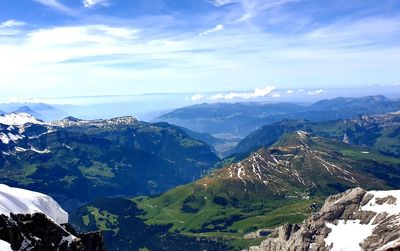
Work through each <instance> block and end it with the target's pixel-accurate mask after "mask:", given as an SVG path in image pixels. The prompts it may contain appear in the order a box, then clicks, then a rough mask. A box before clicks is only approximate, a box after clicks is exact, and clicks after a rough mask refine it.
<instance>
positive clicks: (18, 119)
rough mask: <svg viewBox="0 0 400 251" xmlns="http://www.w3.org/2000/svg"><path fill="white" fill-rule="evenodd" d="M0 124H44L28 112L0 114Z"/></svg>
mask: <svg viewBox="0 0 400 251" xmlns="http://www.w3.org/2000/svg"><path fill="white" fill-rule="evenodd" d="M0 124H3V125H11V126H22V125H25V124H44V122H43V121H42V120H39V119H37V118H35V117H33V116H32V115H30V114H29V113H10V114H4V115H1V116H0Z"/></svg>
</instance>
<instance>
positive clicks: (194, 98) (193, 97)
mask: <svg viewBox="0 0 400 251" xmlns="http://www.w3.org/2000/svg"><path fill="white" fill-rule="evenodd" d="M204 97H205V96H204V95H203V94H195V95H193V96H192V97H191V100H192V101H199V100H202V99H204Z"/></svg>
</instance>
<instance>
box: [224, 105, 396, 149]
mask: <svg viewBox="0 0 400 251" xmlns="http://www.w3.org/2000/svg"><path fill="white" fill-rule="evenodd" d="M296 130H303V131H307V132H312V133H313V134H315V135H320V136H323V137H329V138H335V139H338V140H342V141H343V142H346V143H349V144H354V145H360V146H367V147H371V148H374V149H377V150H379V151H382V152H386V153H389V154H393V155H396V156H400V112H392V113H386V114H375V115H363V116H360V117H358V118H355V119H346V120H335V121H326V122H318V123H312V122H310V121H291V120H284V121H281V122H278V123H274V124H270V125H265V126H263V127H261V128H260V129H258V130H257V131H255V132H253V133H251V134H249V135H248V136H247V137H246V138H244V139H243V140H241V141H240V142H239V144H238V145H237V146H236V147H235V148H234V149H233V150H231V153H239V152H249V151H253V150H255V149H258V148H260V147H261V146H267V147H268V146H270V145H271V144H273V143H274V142H275V141H276V140H278V139H279V137H281V136H282V135H283V134H284V133H287V132H293V131H296Z"/></svg>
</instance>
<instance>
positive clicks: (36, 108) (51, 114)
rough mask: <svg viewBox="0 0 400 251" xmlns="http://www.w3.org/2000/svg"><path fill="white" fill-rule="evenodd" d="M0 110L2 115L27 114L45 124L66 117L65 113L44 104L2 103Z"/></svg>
mask: <svg viewBox="0 0 400 251" xmlns="http://www.w3.org/2000/svg"><path fill="white" fill-rule="evenodd" d="M0 109H1V110H3V111H4V112H3V113H13V112H14V113H28V114H30V115H32V116H34V117H36V118H38V119H41V120H44V121H47V122H50V121H54V120H59V119H62V118H64V117H66V116H68V114H67V113H66V112H64V111H61V110H59V109H57V108H56V107H54V106H52V105H48V104H44V103H2V104H0ZM0 114H2V112H0Z"/></svg>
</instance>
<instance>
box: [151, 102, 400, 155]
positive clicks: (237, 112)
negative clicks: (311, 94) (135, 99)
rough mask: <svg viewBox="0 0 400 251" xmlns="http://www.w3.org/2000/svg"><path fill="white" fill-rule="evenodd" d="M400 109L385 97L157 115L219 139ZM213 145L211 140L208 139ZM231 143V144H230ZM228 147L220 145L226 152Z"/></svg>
mask: <svg viewBox="0 0 400 251" xmlns="http://www.w3.org/2000/svg"><path fill="white" fill-rule="evenodd" d="M398 110H400V101H399V100H391V99H388V98H386V97H384V96H367V97H362V98H335V99H331V100H321V101H318V102H316V103H314V104H310V105H306V104H294V103H252V102H248V103H245V102H244V103H243V102H242V103H211V104H199V105H193V106H189V107H183V108H180V109H176V110H174V111H171V112H169V113H166V114H164V115H161V116H159V117H158V118H156V119H155V121H166V122H169V123H171V124H175V125H178V126H182V127H185V128H188V129H190V130H193V131H196V132H201V133H209V134H211V135H213V136H215V137H217V138H221V139H231V140H232V139H236V142H238V141H239V140H238V138H243V137H245V136H247V135H248V134H250V133H251V132H253V131H255V130H257V129H259V128H260V127H262V126H264V125H268V124H271V123H276V122H279V121H282V120H309V121H311V122H320V121H330V120H338V119H351V118H356V117H358V116H359V115H369V114H376V113H388V112H395V111H398ZM209 143H210V144H212V142H209ZM231 146H232V145H231ZM228 148H229V147H224V148H221V151H222V152H223V151H227V150H228Z"/></svg>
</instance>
